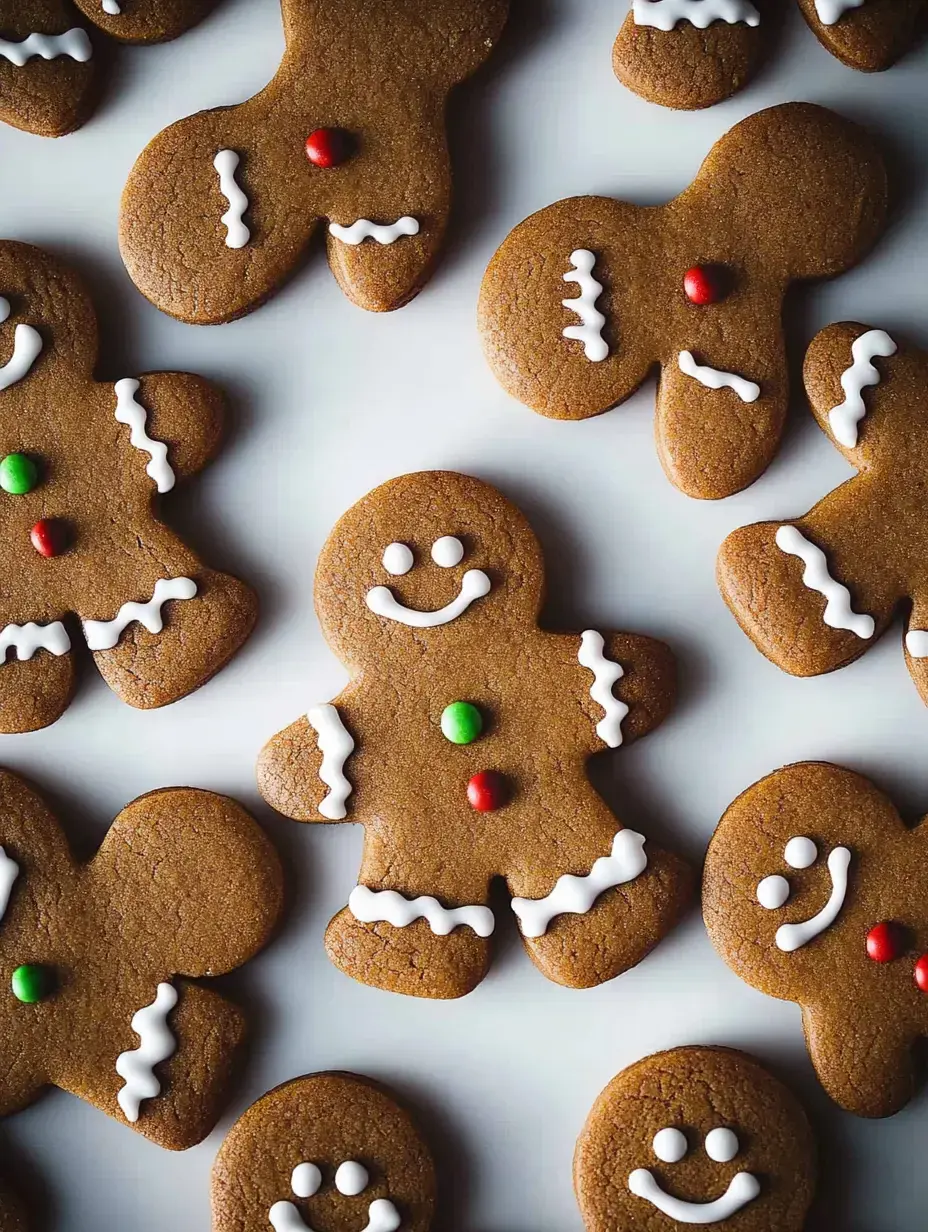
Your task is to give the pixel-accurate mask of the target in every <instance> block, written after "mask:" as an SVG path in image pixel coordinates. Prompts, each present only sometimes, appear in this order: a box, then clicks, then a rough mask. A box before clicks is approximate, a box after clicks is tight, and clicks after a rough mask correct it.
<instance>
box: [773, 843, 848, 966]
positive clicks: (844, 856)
mask: <svg viewBox="0 0 928 1232" xmlns="http://www.w3.org/2000/svg"><path fill="white" fill-rule="evenodd" d="M850 865H851V853H850V851H848V849H847V848H846V847H835V849H834V850H833V851H832V852H831V853H830V855H829V856H828V872H829V874H830V875H831V897H830V898H829V899H828V902H827V903H826V904H825V906H824V907H823V908H822V909H821V911H819V912H818V914H817V915H814V916H812V918H811V919H809V920H799V921H798V922H797V923H796V924H781V925H780V927H779V928H778V929H777V933H776V937H775V938H774V939H775V941H776V943H777V949H778V950H783V952H784V953H786V954H792V953H793V952H794V951H795V950H801V949H802V947H803V946H804V945H808V943H809V942H810V941H814V940H815V938H816V937H817V936H818V935H819V933H823V932H824V931H825V929H826V928H830V927H831V925H832V924H834V922H835V920H836V919H837V918H838V916H839V915H840V913H841V908H842V907H843V906H844V900H845V898H846V897H847V870H848V869H849V868H850Z"/></svg>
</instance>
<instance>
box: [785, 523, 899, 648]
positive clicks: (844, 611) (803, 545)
mask: <svg viewBox="0 0 928 1232" xmlns="http://www.w3.org/2000/svg"><path fill="white" fill-rule="evenodd" d="M775 538H776V545H777V547H778V548H779V549H780V551H781V552H786V554H787V555H788V556H798V557H799V559H800V560H801V561H802V562H803V564H804V565H805V569H804V570H803V572H802V583H803V585H804V586H806V587H808V589H809V590H817V591H818V593H819V594H820V595H821V596H822V598H823V599H825V600H827V602H826V604H825V611H824V613H823V614H822V620H824V622H825V624H826V625H828V627H829V628H830V629H847V630H848V632H850V633H854V634H856V635H857V637H860V638H864V639H867V638H871V637H873V634H874V632H875V630H876V622H875V621H874V619H873V617H872V616H867V615H865V614H861V613H860V612H855V611H854V609H853V608H852V607H851V592H850V591H849V590H848V588H847V587H846V586H842V585H841V583H840V582H836V581H835V579H834V578H833V577H832V576H831V574H830V573H829V572H828V561H827V560H826V559H825V553H824V552H823V551H822V549H821V548H820V547H818V545H817V544H814V543H810V542H809V540H808V539H807V538H806V537H805V535H803V533H802V532H801V531H800V530H799V529H798V527H796V526H781V527H780V528H779V530H778V531H777V533H776V536H775Z"/></svg>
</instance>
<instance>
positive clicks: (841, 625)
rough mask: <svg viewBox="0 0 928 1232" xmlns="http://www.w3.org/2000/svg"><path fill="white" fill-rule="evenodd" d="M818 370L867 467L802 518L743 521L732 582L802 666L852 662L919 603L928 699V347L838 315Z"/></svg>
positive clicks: (747, 612)
mask: <svg viewBox="0 0 928 1232" xmlns="http://www.w3.org/2000/svg"><path fill="white" fill-rule="evenodd" d="M805 384H806V392H807V393H808V396H809V401H810V403H811V405H812V410H813V413H814V415H815V418H816V420H817V421H818V424H819V426H820V427H821V429H822V430H823V431H824V432H825V433H827V435H828V437H829V439H830V440H831V441H832V442H833V443H834V445H835V446H836V447H837V448H838V449H839V450H840V451H841V453H842V454H843V455H844V456H845V458H847V460H848V461H849V462H850V463H851V465H852V466H855V467H857V469H858V471H859V472H860V473H859V475H858V476H857V477H856V478H854V479H850V480H848V482H847V483H844V484H842V485H841V487H839V488H837V489H835V491H833V492H831V493H829V495H828V496H826V497H825V498H824V499H823V500H821V501H820V502H819V503H818V504H817V505H816V506H815V508H814V509H812V510H811V512H809V513H807V514H805V515H804V516H803V517H801V518H796V519H793V520H791V521H788V522H759V523H756V524H754V525H753V526H744V527H741V529H739V530H736V531H733V532H732V534H730V535H729V536H728V538H727V539H726V540H725V542H724V543H723V544H722V547H721V549H720V551H719V556H718V565H717V576H718V582H719V587H720V589H721V592H722V595H723V597H724V599H725V601H726V603H727V604H728V606H729V607H730V608H731V610H732V612H733V613H734V615H735V617H736V619H737V620H738V623H739V624H740V625H741V627H742V629H743V630H744V631H745V633H747V635H748V636H749V637H750V638H751V640H752V641H753V642H754V644H755V645H756V646H757V647H758V649H759V650H761V651H762V652H763V653H764V654H765V655H766V656H767V658H768V659H770V660H772V662H774V663H775V664H776V665H777V666H778V667H780V668H782V669H783V670H784V671H786V672H790V673H792V674H793V675H796V676H817V675H820V674H821V673H823V672H830V671H833V670H835V669H836V668H839V667H843V666H844V665H845V664H848V663H852V662H853V661H854V660H855V659H858V658H859V657H860V656H861V655H862V654H864V653H865V652H866V651H867V650H868V649H869V648H870V647H871V646H872V645H873V643H874V642H875V641H876V639H877V638H878V637H879V636H880V635H881V634H882V633H883V632H884V631H885V630H886V628H887V627H888V626H889V624H890V623H891V621H892V619H893V616H894V615H895V613H896V612H897V611H898V610H899V609H900V607H903V606H904V607H906V608H907V617H906V634H905V657H906V664H907V666H908V669H909V672H910V674H911V676H912V679H913V681H914V682H915V685H916V687H917V688H918V691H919V693H920V695H921V697H922V699H923V700H924V701H925V703H926V704H928V513H926V510H925V501H924V492H925V486H926V483H928V458H926V452H925V444H924V440H925V427H926V424H928V354H926V353H925V352H924V351H920V350H917V349H916V348H914V347H911V346H908V345H906V344H904V343H903V341H902V340H901V338H898V337H897V336H895V335H893V336H891V335H889V334H888V333H886V331H885V330H881V329H871V328H869V327H868V326H866V325H860V324H856V323H847V322H845V323H842V324H839V325H830V326H828V328H827V329H824V330H822V331H821V333H819V334H818V335H817V336H816V337H815V338H814V339H813V340H812V344H811V346H810V347H809V350H808V353H807V355H806V362H805Z"/></svg>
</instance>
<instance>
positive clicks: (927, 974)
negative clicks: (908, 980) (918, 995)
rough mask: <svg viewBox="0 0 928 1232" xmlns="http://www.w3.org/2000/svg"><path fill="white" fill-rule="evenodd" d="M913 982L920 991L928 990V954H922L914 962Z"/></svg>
mask: <svg viewBox="0 0 928 1232" xmlns="http://www.w3.org/2000/svg"><path fill="white" fill-rule="evenodd" d="M915 983H916V984H917V985H918V986H919V988H920V989H921V990H922V992H928V954H923V955H922V956H921V958H920V959H919V960H918V962H917V963H916V964H915Z"/></svg>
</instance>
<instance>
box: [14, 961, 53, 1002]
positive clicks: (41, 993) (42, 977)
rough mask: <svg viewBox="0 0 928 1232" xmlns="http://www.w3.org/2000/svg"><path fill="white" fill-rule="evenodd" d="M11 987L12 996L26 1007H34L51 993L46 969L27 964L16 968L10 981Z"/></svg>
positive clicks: (49, 978) (48, 974)
mask: <svg viewBox="0 0 928 1232" xmlns="http://www.w3.org/2000/svg"><path fill="white" fill-rule="evenodd" d="M10 983H11V984H12V986H13V996H14V997H15V998H16V1000H17V1001H22V1002H23V1003H24V1004H26V1005H35V1003H36V1002H37V1001H41V1000H42V998H43V997H46V996H48V994H49V992H50V991H51V986H52V981H51V975H50V973H49V971H48V968H47V967H40V966H37V965H35V964H33V963H27V964H26V965H25V966H24V967H17V968H16V970H15V971H14V972H13V978H12V980H11V981H10Z"/></svg>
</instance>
